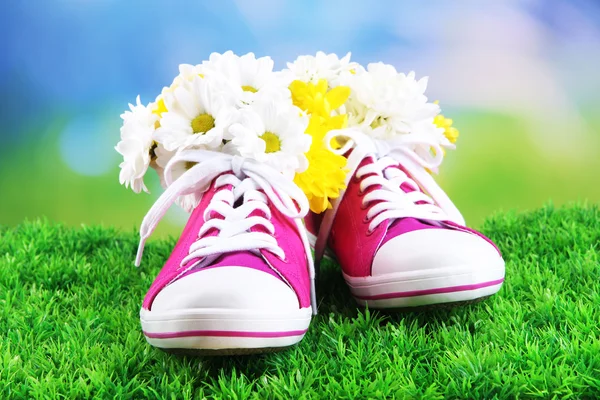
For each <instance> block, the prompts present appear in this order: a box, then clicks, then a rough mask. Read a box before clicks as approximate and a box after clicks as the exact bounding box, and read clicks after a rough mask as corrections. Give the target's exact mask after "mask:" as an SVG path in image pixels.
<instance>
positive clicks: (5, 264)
mask: <svg viewBox="0 0 600 400" xmlns="http://www.w3.org/2000/svg"><path fill="white" fill-rule="evenodd" d="M483 230H484V232H486V233H487V234H488V235H489V236H491V237H492V238H493V239H494V240H495V241H496V242H497V243H498V244H499V246H500V247H501V249H502V251H503V253H504V257H505V259H506V261H507V280H506V284H505V285H504V287H503V288H502V290H501V291H500V293H499V294H498V295H496V296H494V297H492V298H490V299H488V300H486V301H485V302H482V303H480V304H477V305H473V306H468V307H464V308H456V309H452V310H449V311H435V312H418V313H403V314H385V313H380V312H375V311H373V310H371V311H368V310H362V309H358V308H357V307H356V306H355V305H354V303H353V301H352V299H351V297H350V295H349V293H348V290H347V289H346V287H345V285H344V282H343V280H342V278H341V276H340V273H339V271H338V270H337V268H336V267H335V266H334V265H328V266H326V267H325V268H324V270H323V275H322V281H321V283H320V292H319V294H318V297H319V301H320V304H319V311H320V314H319V316H318V317H316V318H315V320H314V321H313V323H312V325H311V328H310V330H309V332H308V334H307V335H306V337H305V339H304V340H303V341H302V342H301V344H300V345H298V346H297V347H294V348H292V349H291V350H289V351H286V352H282V353H276V354H270V355H264V356H246V357H230V358H219V357H216V358H194V357H182V356H173V355H169V354H166V353H163V352H161V351H159V350H156V349H154V348H152V347H150V346H149V345H148V344H146V342H145V340H144V338H143V336H142V334H141V332H140V327H139V322H138V310H139V306H140V304H141V300H142V297H143V295H144V293H145V291H146V289H147V288H148V286H149V285H150V283H151V281H152V279H153V277H154V275H155V274H156V273H157V272H158V270H159V268H160V267H161V264H162V262H163V260H164V259H165V258H166V257H167V255H168V254H169V252H170V249H171V247H172V245H173V243H174V240H169V241H154V242H151V243H150V244H149V245H148V248H147V251H146V253H145V257H144V265H143V266H142V267H141V268H140V269H136V268H135V267H133V265H132V259H133V257H134V252H135V249H136V246H137V238H136V235H135V234H134V233H131V232H130V233H122V232H119V231H115V230H112V229H106V228H99V227H83V228H81V229H72V228H66V227H63V226H58V225H54V224H51V223H48V222H39V221H37V222H31V223H29V222H27V223H23V224H21V225H19V226H17V227H15V228H8V227H3V228H0V398H2V399H12V398H16V399H18V398H67V399H75V398H203V397H208V398H213V397H214V398H238V399H241V398H257V399H266V398H269V399H270V398H281V399H299V398H326V399H327V398H457V397H460V398H477V399H480V398H494V397H495V398H507V397H509V398H512V397H517V396H518V397H524V398H552V397H555V398H599V397H600V339H599V329H598V324H599V322H600V307H599V305H600V278H599V277H600V257H599V251H600V247H599V246H600V245H599V243H600V210H599V208H598V207H596V206H590V205H571V206H568V207H565V208H554V207H553V206H551V205H549V206H546V207H544V208H542V209H540V210H537V211H533V212H530V213H524V214H516V213H504V214H497V215H494V216H492V217H491V218H489V219H487V221H486V222H485V224H484V229H483Z"/></svg>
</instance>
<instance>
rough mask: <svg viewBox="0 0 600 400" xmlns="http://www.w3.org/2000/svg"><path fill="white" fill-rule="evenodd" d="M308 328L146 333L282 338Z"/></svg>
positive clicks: (149, 334)
mask: <svg viewBox="0 0 600 400" xmlns="http://www.w3.org/2000/svg"><path fill="white" fill-rule="evenodd" d="M307 330H308V329H304V330H298V331H284V332H247V331H209V330H199V331H183V332H156V333H153V332H145V331H144V335H145V336H146V337H147V338H151V339H173V338H182V337H194V336H217V337H245V338H280V337H288V336H300V335H304V334H305V333H306V331H307Z"/></svg>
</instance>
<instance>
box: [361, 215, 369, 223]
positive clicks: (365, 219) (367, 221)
mask: <svg viewBox="0 0 600 400" xmlns="http://www.w3.org/2000/svg"><path fill="white" fill-rule="evenodd" d="M369 222H371V219H370V218H369V217H368V216H367V215H366V214H365V216H364V218H363V224H368V223H369Z"/></svg>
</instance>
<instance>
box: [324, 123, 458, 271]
mask: <svg viewBox="0 0 600 400" xmlns="http://www.w3.org/2000/svg"><path fill="white" fill-rule="evenodd" d="M333 139H337V140H338V141H342V142H343V141H345V144H344V145H343V146H342V148H340V149H334V148H332V147H331V142H332V140H333ZM324 140H325V144H326V146H327V147H328V148H329V150H330V151H332V152H334V153H336V154H340V155H344V154H346V153H348V152H349V151H350V150H352V152H351V153H350V155H349V156H348V164H347V167H348V169H349V170H350V173H349V174H348V175H347V178H346V182H345V183H346V186H347V185H348V183H349V182H350V180H351V179H352V178H353V177H354V176H355V175H356V177H357V178H358V179H359V180H361V183H360V191H361V192H367V191H369V189H370V188H371V187H374V186H380V188H379V189H374V190H372V191H370V192H369V193H367V194H366V195H365V196H364V197H363V206H364V207H367V208H369V211H368V212H367V220H368V221H369V222H370V223H369V231H373V230H375V229H376V228H377V226H379V225H380V224H381V223H383V222H384V221H386V220H389V219H395V218H405V217H412V218H417V219H427V220H433V221H452V222H454V223H457V224H459V225H464V224H465V221H464V219H463V217H462V215H461V213H460V211H458V209H457V208H456V206H455V205H454V203H452V201H451V200H450V198H449V197H448V195H446V193H445V192H444V191H443V190H442V189H441V188H440V186H439V185H438V184H437V182H436V181H435V180H434V179H433V177H432V176H431V174H430V173H429V172H428V171H427V169H429V170H433V171H435V170H436V169H437V168H438V167H439V165H440V164H441V162H442V159H443V150H442V147H441V146H440V144H439V143H437V142H435V141H433V140H431V139H430V138H428V137H426V136H423V135H417V134H408V135H400V136H398V137H396V138H393V139H389V140H380V139H374V138H372V137H370V136H367V135H366V134H364V133H363V132H361V131H360V130H358V129H343V130H334V131H330V132H329V133H328V134H327V135H326V136H325V139H324ZM417 149H418V150H417ZM367 156H373V157H374V158H375V162H374V163H373V164H367V165H364V166H362V167H360V168H359V165H360V163H361V162H362V160H363V159H364V158H365V157H367ZM398 165H401V166H402V168H403V169H404V170H406V172H408V174H407V173H405V172H404V171H403V170H401V169H398V168H397V166H398ZM365 176H366V177H365ZM404 184H406V185H409V186H410V187H412V188H413V189H414V190H413V191H408V192H405V191H404V190H402V186H403V185H404ZM421 189H422V190H421ZM343 195H344V194H343V193H342V194H341V195H340V197H338V198H337V199H335V200H334V201H333V202H332V205H333V209H332V210H329V211H328V212H327V214H326V215H325V217H324V218H323V222H322V224H321V228H320V230H319V235H318V237H317V242H316V245H315V264H316V265H317V266H318V265H319V263H320V260H321V258H322V257H323V254H324V252H325V248H326V246H327V239H328V237H329V233H330V231H331V227H332V225H333V220H334V218H335V215H336V213H337V209H338V207H339V203H340V202H341V200H342V198H343ZM373 203H374V204H373Z"/></svg>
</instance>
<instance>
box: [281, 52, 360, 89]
mask: <svg viewBox="0 0 600 400" xmlns="http://www.w3.org/2000/svg"><path fill="white" fill-rule="evenodd" d="M350 55H351V54H350V53H348V54H346V55H345V56H344V57H342V58H338V56H337V55H336V54H334V53H331V54H325V53H323V52H322V51H319V52H317V54H316V56H300V57H298V58H297V59H296V61H294V62H293V63H287V69H285V70H283V71H282V72H281V73H282V75H283V76H284V77H285V78H284V79H286V81H287V83H288V84H289V83H291V82H292V81H293V80H295V79H298V80H301V81H303V82H311V83H314V84H316V83H317V82H318V81H319V80H320V79H327V81H328V82H329V87H336V86H339V85H340V81H341V79H343V78H345V77H346V76H349V75H353V74H356V73H358V72H360V71H361V70H362V67H361V66H360V65H359V64H358V63H355V62H350Z"/></svg>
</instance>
